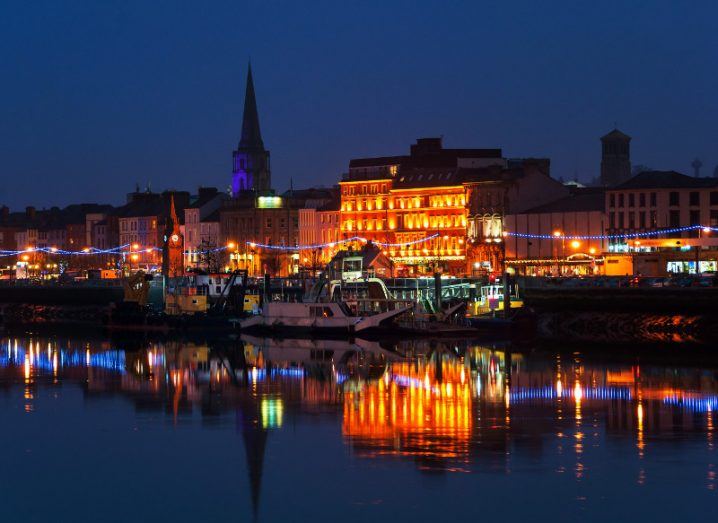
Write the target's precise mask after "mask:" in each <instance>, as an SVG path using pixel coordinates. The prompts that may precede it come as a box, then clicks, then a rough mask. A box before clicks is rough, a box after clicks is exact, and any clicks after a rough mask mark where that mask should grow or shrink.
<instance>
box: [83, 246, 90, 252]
mask: <svg viewBox="0 0 718 523" xmlns="http://www.w3.org/2000/svg"><path fill="white" fill-rule="evenodd" d="M82 252H90V248H89V247H85V248H84V249H82Z"/></svg>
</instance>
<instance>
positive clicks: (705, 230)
mask: <svg viewBox="0 0 718 523" xmlns="http://www.w3.org/2000/svg"><path fill="white" fill-rule="evenodd" d="M702 230H703V234H708V233H710V232H711V228H710V227H703V229H702Z"/></svg>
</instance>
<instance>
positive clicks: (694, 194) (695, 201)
mask: <svg viewBox="0 0 718 523" xmlns="http://www.w3.org/2000/svg"><path fill="white" fill-rule="evenodd" d="M688 205H693V206H698V205H700V194H699V193H698V191H691V192H689V193H688ZM696 223H697V222H696Z"/></svg>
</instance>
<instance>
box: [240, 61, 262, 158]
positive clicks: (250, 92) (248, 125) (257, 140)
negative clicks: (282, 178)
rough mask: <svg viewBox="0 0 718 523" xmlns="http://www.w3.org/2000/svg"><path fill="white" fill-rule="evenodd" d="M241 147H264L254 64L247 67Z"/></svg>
mask: <svg viewBox="0 0 718 523" xmlns="http://www.w3.org/2000/svg"><path fill="white" fill-rule="evenodd" d="M239 148H240V149H243V148H246V149H264V143H263V142H262V133H261V132H260V131H259V113H258V112H257V99H256V97H255V95H254V82H253V81H252V64H251V63H250V64H249V68H248V69H247V89H246V91H245V94H244V114H243V115H242V138H241V139H240V141H239Z"/></svg>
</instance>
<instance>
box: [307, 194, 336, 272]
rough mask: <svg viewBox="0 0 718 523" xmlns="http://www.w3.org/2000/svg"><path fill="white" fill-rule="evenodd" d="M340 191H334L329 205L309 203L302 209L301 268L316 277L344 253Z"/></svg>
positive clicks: (319, 202) (317, 202)
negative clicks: (317, 272) (338, 254)
mask: <svg viewBox="0 0 718 523" xmlns="http://www.w3.org/2000/svg"><path fill="white" fill-rule="evenodd" d="M340 205H341V202H340V198H339V190H338V188H337V189H334V190H333V191H332V193H331V199H330V200H329V201H327V200H326V199H323V200H321V201H309V202H307V205H306V206H305V207H304V208H303V209H299V254H300V260H299V262H300V267H301V269H302V270H304V271H307V272H312V273H316V271H318V270H321V269H322V268H323V267H325V266H326V264H327V263H329V261H330V260H331V259H332V257H333V256H334V255H335V254H336V253H337V252H338V251H339V250H340V249H341V244H340V243H339V242H340V240H341V232H340V228H339V227H340V221H339V217H340V211H339V207H340Z"/></svg>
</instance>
